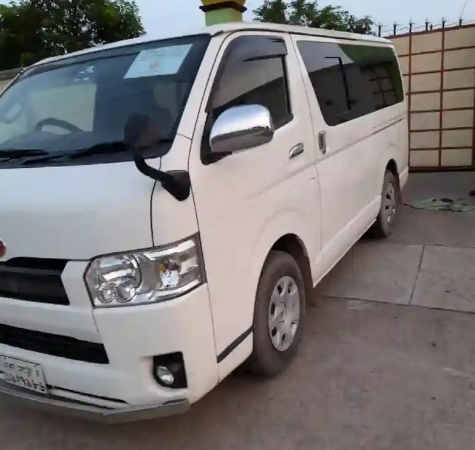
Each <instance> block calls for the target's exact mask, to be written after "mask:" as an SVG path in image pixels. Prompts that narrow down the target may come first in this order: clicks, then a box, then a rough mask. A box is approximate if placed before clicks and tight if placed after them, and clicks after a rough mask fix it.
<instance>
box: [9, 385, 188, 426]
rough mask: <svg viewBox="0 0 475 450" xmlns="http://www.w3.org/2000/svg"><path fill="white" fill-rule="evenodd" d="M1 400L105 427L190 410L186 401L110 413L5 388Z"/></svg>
mask: <svg viewBox="0 0 475 450" xmlns="http://www.w3.org/2000/svg"><path fill="white" fill-rule="evenodd" d="M0 396H8V397H10V398H14V399H15V401H16V402H21V403H22V404H25V405H26V406H33V407H35V408H40V409H42V410H46V411H50V412H53V413H58V414H63V415H68V416H74V417H80V418H83V419H89V420H95V421H98V422H104V423H124V422H134V421H139V420H147V419H156V418H159V417H166V416H173V415H175V414H181V413H184V412H186V411H188V410H189V409H190V402H189V401H188V400H186V399H184V400H177V401H173V402H170V403H166V404H164V405H144V406H127V407H125V408H117V409H108V408H101V407H97V406H93V405H85V404H83V403H74V402H68V401H64V400H58V399H57V398H51V397H48V396H41V395H37V394H34V393H30V392H28V391H23V390H19V389H15V388H10V387H9V386H5V385H1V386H0Z"/></svg>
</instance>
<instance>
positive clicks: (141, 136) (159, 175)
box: [124, 113, 191, 201]
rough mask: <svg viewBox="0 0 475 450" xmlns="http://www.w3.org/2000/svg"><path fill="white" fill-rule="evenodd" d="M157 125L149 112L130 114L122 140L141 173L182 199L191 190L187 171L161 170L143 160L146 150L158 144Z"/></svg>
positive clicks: (186, 196) (188, 194) (158, 131)
mask: <svg viewBox="0 0 475 450" xmlns="http://www.w3.org/2000/svg"><path fill="white" fill-rule="evenodd" d="M159 126H160V125H159V123H157V122H156V121H155V120H154V118H153V117H152V116H150V115H149V114H146V113H135V114H132V115H131V116H130V117H129V119H128V120H127V123H126V125H125V130H124V142H125V144H126V145H127V146H128V147H129V148H131V149H132V151H133V154H134V162H135V165H136V167H137V169H138V170H139V171H140V172H141V173H143V174H144V175H146V176H147V177H149V178H151V179H152V180H155V181H158V182H160V183H161V185H162V186H163V188H164V189H165V190H166V191H167V192H168V193H169V194H171V195H172V196H173V197H175V198H176V199H177V200H179V201H184V200H186V199H187V198H188V197H189V196H190V191H191V181H190V175H189V174H188V172H185V171H175V172H163V171H161V170H158V169H155V168H153V167H151V166H149V165H148V164H147V163H146V161H145V154H146V152H147V151H148V150H150V149H151V148H153V147H155V146H157V145H159V144H160V128H159ZM157 156H163V155H157Z"/></svg>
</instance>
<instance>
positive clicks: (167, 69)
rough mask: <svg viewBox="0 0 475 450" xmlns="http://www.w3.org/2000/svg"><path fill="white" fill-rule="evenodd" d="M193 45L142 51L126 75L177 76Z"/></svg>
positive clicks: (140, 76) (142, 76)
mask: <svg viewBox="0 0 475 450" xmlns="http://www.w3.org/2000/svg"><path fill="white" fill-rule="evenodd" d="M191 46H192V44H188V45H175V46H173V47H163V48H153V49H150V50H142V51H141V52H140V53H139V54H138V55H137V58H135V61H134V62H133V63H132V65H131V66H130V68H129V70H128V71H127V73H126V74H125V77H124V78H125V79H127V78H144V77H156V76H159V75H175V74H176V73H178V71H179V70H180V67H181V65H182V64H183V61H184V60H185V58H186V57H187V55H188V53H189V51H190V49H191Z"/></svg>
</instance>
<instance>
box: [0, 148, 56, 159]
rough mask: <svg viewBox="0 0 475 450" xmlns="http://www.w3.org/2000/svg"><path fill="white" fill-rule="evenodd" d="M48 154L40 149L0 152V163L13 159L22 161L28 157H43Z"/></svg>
mask: <svg viewBox="0 0 475 450" xmlns="http://www.w3.org/2000/svg"><path fill="white" fill-rule="evenodd" d="M48 154H49V153H48V152H47V151H45V150H40V149H16V150H15V149H13V150H0V161H11V160H14V159H22V158H27V157H30V156H44V155H48Z"/></svg>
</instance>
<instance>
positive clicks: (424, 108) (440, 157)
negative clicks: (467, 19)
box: [392, 25, 475, 170]
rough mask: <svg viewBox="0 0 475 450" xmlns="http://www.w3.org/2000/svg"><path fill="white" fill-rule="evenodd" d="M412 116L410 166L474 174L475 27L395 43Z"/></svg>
mask: <svg viewBox="0 0 475 450" xmlns="http://www.w3.org/2000/svg"><path fill="white" fill-rule="evenodd" d="M392 40H393V41H394V44H395V46H396V49H397V52H398V54H399V57H400V61H401V68H402V71H403V74H404V83H405V87H406V92H407V93H408V104H409V110H410V164H411V167H413V168H419V169H431V170H434V169H436V170H437V169H440V170H446V169H462V168H463V169H465V168H475V152H474V149H475V140H474V139H475V135H474V111H475V26H474V25H468V26H462V27H455V28H445V29H439V30H434V31H427V32H421V33H413V34H410V35H402V36H396V37H393V38H392Z"/></svg>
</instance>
